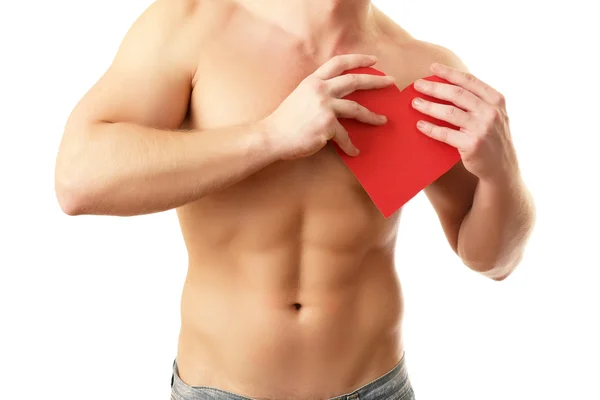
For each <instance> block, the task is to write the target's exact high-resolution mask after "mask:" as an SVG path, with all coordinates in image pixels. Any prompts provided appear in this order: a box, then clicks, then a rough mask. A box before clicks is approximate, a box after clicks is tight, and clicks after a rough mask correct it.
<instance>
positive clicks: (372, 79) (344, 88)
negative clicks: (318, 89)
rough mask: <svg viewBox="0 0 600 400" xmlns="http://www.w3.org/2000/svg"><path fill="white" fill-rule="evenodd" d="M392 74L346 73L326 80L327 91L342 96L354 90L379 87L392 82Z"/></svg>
mask: <svg viewBox="0 0 600 400" xmlns="http://www.w3.org/2000/svg"><path fill="white" fill-rule="evenodd" d="M394 81H395V79H394V77H393V76H381V75H371V74H346V75H340V76H336V77H335V78H331V79H330V80H328V81H327V84H328V86H329V93H330V94H331V96H333V97H338V98H341V97H344V96H347V95H349V94H350V93H352V92H354V91H356V90H370V89H381V88H384V87H387V86H390V85H392V84H393V83H394Z"/></svg>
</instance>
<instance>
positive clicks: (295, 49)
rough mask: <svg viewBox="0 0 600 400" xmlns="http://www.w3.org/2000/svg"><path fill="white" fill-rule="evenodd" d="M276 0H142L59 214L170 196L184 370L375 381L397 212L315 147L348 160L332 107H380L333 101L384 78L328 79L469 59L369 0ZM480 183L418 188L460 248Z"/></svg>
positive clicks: (81, 121) (69, 138)
mask: <svg viewBox="0 0 600 400" xmlns="http://www.w3.org/2000/svg"><path fill="white" fill-rule="evenodd" d="M303 3H304V4H303ZM276 4H278V5H276ZM281 4H283V3H282V2H279V3H278V2H276V1H269V0H264V1H243V0H238V1H225V0H222V1H221V0H219V1H210V0H204V1H192V0H171V1H167V0H159V1H158V2H156V3H155V4H153V5H152V6H151V7H150V8H149V9H148V10H147V11H146V12H145V13H144V15H142V17H141V18H140V19H139V20H138V21H137V22H136V23H135V24H134V26H133V27H132V29H131V30H130V31H129V32H128V34H127V37H126V38H125V40H124V42H123V44H122V46H121V47H120V49H119V52H118V54H117V56H116V58H115V60H114V62H113V65H112V66H111V68H110V69H109V71H107V73H106V74H105V75H104V76H103V77H102V78H101V79H100V80H99V82H98V83H97V84H96V85H95V86H94V87H93V88H92V89H91V90H90V91H89V92H88V93H87V94H86V95H85V96H84V97H83V99H82V100H81V101H80V102H79V103H78V104H77V106H76V107H75V109H74V111H73V113H72V115H71V116H70V118H69V121H68V123H67V126H66V129H65V134H64V138H63V141H62V143H61V148H60V151H59V155H58V159H57V169H56V180H57V181H56V187H57V196H58V199H59V203H60V205H61V207H62V209H63V210H64V211H65V212H66V213H67V214H70V215H80V214H102V215H123V216H125V215H140V214H145V213H152V212H160V211H164V210H168V209H172V208H176V209H177V214H178V218H179V221H180V225H181V229H182V234H183V237H184V239H185V243H186V246H187V249H188V253H189V268H188V274H187V279H186V282H185V285H184V289H183V294H182V302H181V316H182V326H181V331H180V338H179V347H178V352H177V361H178V364H179V372H180V376H181V378H182V379H183V381H184V382H186V383H187V384H189V385H192V386H213V387H218V388H220V389H223V390H227V391H230V392H234V393H238V394H242V395H245V396H248V397H252V398H260V399H275V398H277V399H282V398H285V399H317V398H319V399H321V398H323V399H326V398H330V397H333V396H335V395H340V394H343V393H346V392H349V391H351V390H353V389H356V388H357V387H359V386H361V385H363V384H365V383H367V382H369V381H371V380H373V379H375V378H377V377H379V376H381V375H382V374H384V373H385V372H387V371H389V370H390V369H391V368H392V367H393V366H394V365H395V364H396V363H398V361H399V360H400V358H401V357H402V354H403V351H404V349H403V344H402V337H401V321H402V311H403V307H402V289H401V285H400V282H399V280H398V277H397V275H396V272H395V267H394V247H395V239H396V232H397V228H398V223H399V218H400V211H399V212H397V213H396V214H395V215H394V216H392V217H391V218H389V219H387V220H386V219H385V218H383V216H382V215H381V214H380V213H379V211H378V210H377V209H376V207H375V206H374V204H373V203H372V202H371V200H370V199H369V197H368V196H367V194H366V193H365V191H364V190H363V189H362V187H361V186H360V184H359V183H358V182H357V180H356V179H355V178H354V176H353V175H352V173H351V172H350V171H349V170H348V169H347V168H346V167H345V166H344V164H343V163H342V161H341V160H340V158H339V157H338V156H337V154H336V153H335V151H334V149H333V148H332V144H331V141H336V142H337V143H338V144H339V145H340V146H341V147H342V148H343V150H344V151H346V152H347V153H348V154H350V155H353V156H356V155H357V151H356V149H355V147H354V145H353V144H352V143H350V142H349V140H348V138H347V134H346V133H345V132H344V131H343V128H341V126H340V125H339V123H338V122H337V119H336V117H338V118H339V117H346V118H356V119H359V120H361V121H363V122H365V123H370V124H382V123H385V120H384V119H381V118H380V117H379V116H377V115H375V114H373V113H371V112H370V111H369V110H366V109H361V108H360V107H355V106H354V105H353V104H349V103H345V102H344V101H343V100H341V98H342V97H343V96H344V95H346V94H348V93H349V92H351V91H353V90H356V89H358V90H361V89H372V88H379V87H385V86H387V85H390V84H394V82H392V81H390V80H385V78H381V77H370V78H364V77H361V78H360V80H359V81H358V84H356V82H355V81H352V80H349V78H340V75H341V73H342V72H343V71H344V69H345V67H355V66H361V65H362V66H369V65H373V66H374V67H375V68H378V69H380V70H382V71H384V72H386V73H387V74H388V75H391V76H393V77H394V78H395V84H396V85H397V86H398V87H400V88H404V87H405V86H407V85H408V84H410V83H412V82H413V81H414V80H416V79H417V78H419V77H423V76H426V75H430V72H429V66H430V65H431V63H433V62H441V63H444V64H446V65H450V66H454V67H456V68H458V69H461V70H465V69H466V68H465V67H464V65H462V63H461V62H460V60H458V59H457V58H456V56H454V55H453V54H452V53H451V52H449V51H447V50H446V49H443V48H441V47H439V46H435V45H431V44H428V43H423V42H420V41H417V40H415V39H414V38H412V37H411V36H410V35H409V34H408V33H407V32H405V31H404V30H402V29H401V28H400V27H398V26H397V25H395V24H394V23H393V22H392V21H391V20H389V19H388V18H387V17H386V16H385V15H383V14H382V13H381V12H380V11H379V10H377V9H376V8H375V7H374V6H372V5H371V4H370V2H369V1H367V0H357V1H355V2H354V3H353V4H352V5H350V6H349V5H348V4H349V2H346V4H345V5H343V2H339V1H337V0H329V1H324V0H318V1H316V0H315V1H304V2H300V1H289V2H287V3H286V4H287V5H288V6H287V7H283V6H281ZM270 5H273V7H270ZM275 5H276V6H275ZM301 11H302V13H301ZM288 14H290V15H292V14H293V15H296V18H295V19H293V21H294V23H291V22H289V21H292V20H290V19H289V18H290V17H289V15H288ZM286 18H288V19H286ZM286 21H287V22H286ZM306 21H309V22H310V23H308V22H306ZM288 22H289V23H288ZM159 27H160V29H158V28H159ZM338 55H344V56H342V57H336V56H338ZM369 55H373V56H376V57H377V59H376V61H371V60H370V59H369V57H368V56H369ZM109 161H110V162H109ZM513 187H514V185H513ZM477 190H479V191H483V190H485V189H481V188H478V180H477V178H476V177H475V176H474V175H472V174H471V173H469V172H468V171H467V170H466V169H465V168H464V166H463V165H462V164H459V165H457V167H455V168H454V169H453V170H451V171H450V172H449V173H448V174H446V175H445V176H444V177H442V178H440V180H438V181H437V182H436V183H434V184H432V185H431V186H430V187H429V188H427V189H426V193H427V195H428V197H429V198H430V199H431V202H432V204H433V206H434V208H435V210H436V212H437V213H438V215H439V216H440V221H441V223H442V226H443V227H444V230H445V231H446V234H447V236H448V239H449V243H450V244H451V246H452V247H453V248H454V249H455V250H456V251H457V253H459V255H460V249H461V248H462V247H461V246H460V241H459V238H458V236H459V232H460V230H461V224H462V223H463V221H465V220H467V219H468V218H465V217H466V216H467V215H468V214H469V212H470V210H473V209H475V208H476V206H475V205H474V199H477V194H476V191H477ZM513 191H514V190H513ZM480 196H485V194H483V195H480ZM516 197H518V199H522V198H523V197H524V196H523V195H522V194H521V193H519V195H518V196H516ZM506 199H507V201H508V202H509V204H512V203H511V201H513V200H512V197H510V196H508V195H506ZM514 203H515V204H517V203H518V204H521V203H522V202H519V201H518V200H514ZM515 207H516V206H515ZM505 208H506V209H504V208H503V209H502V210H500V209H498V210H496V209H494V208H493V207H492V211H497V212H496V215H497V218H498V220H503V219H505V218H506V217H507V215H510V214H509V213H511V212H513V211H512V210H513V209H512V208H511V207H505ZM475 211H476V210H475ZM471 212H473V211H471ZM487 212H488V213H489V212H490V204H487ZM471 219H473V220H476V222H477V221H478V218H477V217H476V216H475V217H473V216H471ZM529 223H530V221H529V220H526V221H523V222H519V223H517V222H515V223H513V224H512V225H511V228H510V229H514V230H518V231H519V232H525V233H522V234H521V235H520V236H519V237H520V238H521V239H520V240H517V241H515V240H513V241H511V244H510V246H508V245H505V244H503V243H500V242H498V243H500V244H498V246H496V247H497V248H498V249H502V251H503V254H510V257H508V256H504V255H503V256H502V257H497V258H498V259H500V258H501V259H503V260H504V261H503V263H501V264H500V263H498V264H497V265H494V266H493V267H482V266H481V264H477V266H475V263H474V264H473V265H469V266H470V267H472V268H473V269H475V270H478V271H479V272H482V273H485V274H486V275H488V276H490V277H492V278H494V279H503V278H504V277H505V275H507V274H508V273H510V272H511V271H512V269H514V267H515V266H516V263H517V262H518V259H519V258H520V254H521V252H522V248H523V246H524V241H525V238H526V236H527V234H526V232H528V228H524V226H525V225H527V224H529ZM472 225H473V226H475V223H472ZM462 229H463V230H465V231H467V232H469V231H470V230H473V232H475V231H474V229H475V228H472V227H470V226H467V227H465V226H462ZM503 229H504V228H503ZM508 229H509V228H506V229H505V230H506V231H507V232H512V231H509V230H508ZM502 231H503V232H504V230H502ZM470 236H476V235H475V234H474V233H471V234H470ZM479 236H481V235H479ZM466 237H469V234H467V235H466ZM494 243H495V242H494ZM490 246H491V245H490ZM491 247H494V246H491ZM496 247H494V248H493V249H492V250H490V251H489V253H490V254H491V253H492V252H498V251H497V249H496ZM465 248H468V246H465ZM494 254H495V253H494ZM494 257H496V255H494Z"/></svg>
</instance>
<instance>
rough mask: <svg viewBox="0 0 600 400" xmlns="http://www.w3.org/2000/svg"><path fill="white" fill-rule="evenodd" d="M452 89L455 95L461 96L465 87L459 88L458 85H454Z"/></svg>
mask: <svg viewBox="0 0 600 400" xmlns="http://www.w3.org/2000/svg"><path fill="white" fill-rule="evenodd" d="M452 91H453V94H454V96H455V97H461V96H464V95H465V89H463V88H461V87H460V86H454V88H453V89H452Z"/></svg>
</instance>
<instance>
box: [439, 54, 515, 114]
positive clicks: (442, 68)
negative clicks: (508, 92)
mask: <svg viewBox="0 0 600 400" xmlns="http://www.w3.org/2000/svg"><path fill="white" fill-rule="evenodd" d="M431 70H432V71H433V72H434V73H435V74H436V75H437V76H439V77H440V78H444V79H445V80H447V81H448V82H450V83H454V84H455V85H458V86H460V87H462V88H465V89H467V90H468V91H470V92H472V93H473V94H475V95H476V96H478V97H479V98H480V99H482V100H483V101H485V102H487V103H490V104H494V105H501V104H502V103H503V102H504V97H503V96H502V94H500V92H498V91H497V90H496V89H494V88H493V87H491V86H490V85H488V84H487V83H485V82H483V81H482V80H480V79H479V78H477V77H475V75H473V74H471V73H469V72H462V71H459V70H457V69H455V68H452V67H449V66H447V65H444V64H439V63H434V64H432V65H431Z"/></svg>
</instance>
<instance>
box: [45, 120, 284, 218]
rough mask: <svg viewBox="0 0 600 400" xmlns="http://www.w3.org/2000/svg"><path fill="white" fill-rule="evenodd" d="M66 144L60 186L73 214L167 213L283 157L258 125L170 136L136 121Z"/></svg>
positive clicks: (96, 128) (93, 129) (92, 128)
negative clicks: (269, 144)
mask: <svg viewBox="0 0 600 400" xmlns="http://www.w3.org/2000/svg"><path fill="white" fill-rule="evenodd" d="M85 129H86V132H85V133H84V134H81V133H78V136H77V137H78V139H71V140H70V141H68V144H65V145H62V146H61V147H64V148H61V151H60V152H59V156H58V158H57V164H56V189H57V196H58V198H59V202H60V203H61V207H62V208H63V210H65V212H67V213H68V214H73V215H76V214H102V215H120V216H129V215H138V214H148V213H152V212H159V211H165V210H168V209H171V208H175V207H179V206H181V205H183V204H186V203H188V202H191V201H194V200H197V199H199V198H201V197H202V196H204V195H206V194H208V193H210V192H212V191H215V190H219V189H223V188H225V187H227V186H230V185H232V184H234V183H236V182H239V181H240V180H242V179H244V178H245V177H247V176H249V175H251V174H253V173H255V172H257V171H258V170H260V169H262V168H264V167H265V166H267V165H269V164H270V163H272V162H274V161H275V160H276V159H277V157H276V154H274V152H273V151H271V150H270V149H269V146H268V145H267V142H266V140H265V139H264V138H265V137H266V136H265V134H264V132H263V131H262V128H261V126H260V125H259V124H254V125H245V126H236V127H230V128H223V129H216V130H207V131H164V130H158V129H153V128H148V127H144V126H140V125H135V124H129V123H98V124H94V125H89V126H87V127H86V128H85Z"/></svg>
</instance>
